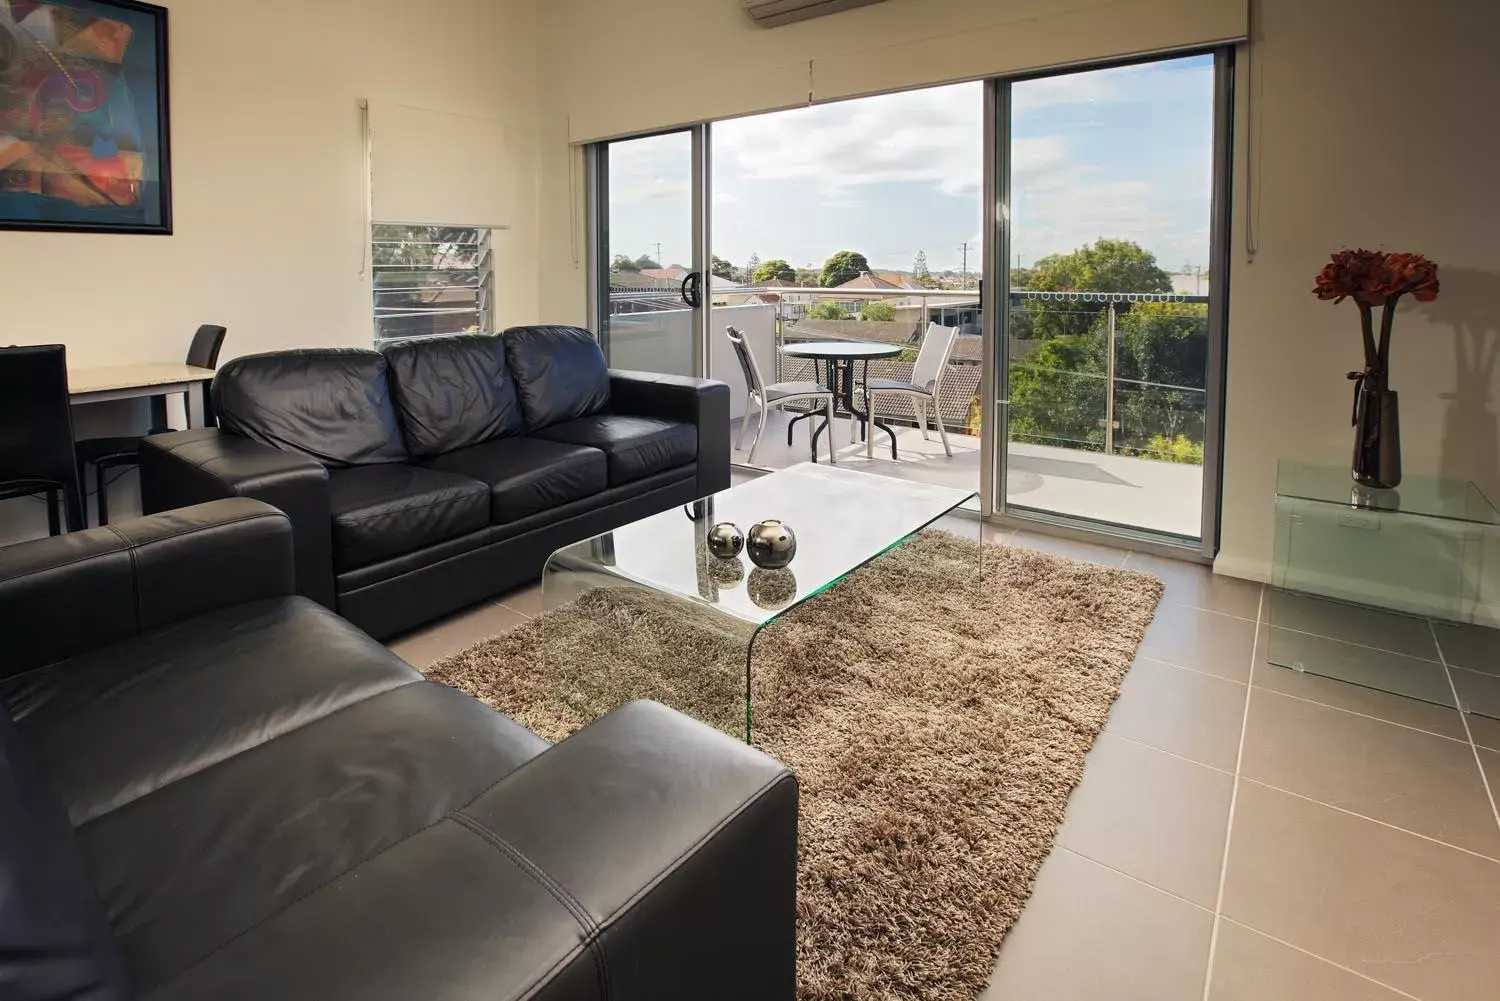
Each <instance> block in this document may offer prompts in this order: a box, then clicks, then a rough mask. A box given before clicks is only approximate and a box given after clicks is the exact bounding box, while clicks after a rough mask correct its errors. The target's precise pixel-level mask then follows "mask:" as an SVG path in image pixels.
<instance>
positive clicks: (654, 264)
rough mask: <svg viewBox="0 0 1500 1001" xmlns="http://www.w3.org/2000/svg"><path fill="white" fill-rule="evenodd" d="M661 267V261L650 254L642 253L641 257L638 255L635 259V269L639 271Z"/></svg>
mask: <svg viewBox="0 0 1500 1001" xmlns="http://www.w3.org/2000/svg"><path fill="white" fill-rule="evenodd" d="M659 267H661V262H660V261H658V260H657V259H656V258H654V257H652V256H651V255H650V254H642V255H641V256H640V257H637V258H636V259H635V269H636V270H637V271H645V270H646V269H647V268H659Z"/></svg>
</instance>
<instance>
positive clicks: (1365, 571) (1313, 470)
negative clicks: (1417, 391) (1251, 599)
mask: <svg viewBox="0 0 1500 1001" xmlns="http://www.w3.org/2000/svg"><path fill="white" fill-rule="evenodd" d="M1272 585H1273V586H1272V589H1271V591H1270V592H1269V595H1268V598H1269V605H1268V616H1267V621H1268V625H1269V635H1268V637H1267V660H1268V661H1269V662H1270V663H1272V664H1275V665H1278V666H1281V667H1288V668H1292V669H1293V670H1297V671H1305V672H1307V673H1309V674H1317V675H1322V676H1324V677H1329V678H1335V679H1337V680H1339V681H1345V682H1350V683H1352V684H1356V685H1363V686H1366V687H1368V688H1376V689H1379V690H1381V691H1385V692H1390V693H1392V694H1395V695H1402V696H1406V697H1408V698H1413V699H1420V700H1422V701H1424V702H1432V703H1436V704H1438V705H1444V706H1450V707H1456V708H1459V709H1462V710H1463V711H1465V712H1472V713H1478V714H1481V715H1485V716H1493V717H1496V718H1500V629H1497V628H1495V627H1496V626H1500V511H1496V509H1495V506H1494V505H1493V504H1492V503H1490V501H1489V499H1488V498H1487V497H1485V495H1484V493H1483V491H1481V490H1480V489H1479V488H1478V487H1476V486H1475V485H1474V484H1473V483H1470V482H1467V481H1464V480H1450V479H1443V478H1439V477H1431V476H1409V477H1407V478H1406V479H1405V480H1404V481H1403V482H1402V484H1401V486H1400V487H1399V488H1397V489H1394V490H1373V489H1370V488H1368V487H1362V486H1360V485H1359V484H1357V483H1355V482H1354V481H1353V480H1352V479H1350V477H1349V472H1348V470H1347V469H1344V468H1340V467H1335V466H1319V465H1311V464H1308V463H1302V462H1292V461H1287V460H1283V461H1282V462H1280V463H1279V464H1278V466H1277V471H1276V542H1275V564H1274V567H1273V572H1272Z"/></svg>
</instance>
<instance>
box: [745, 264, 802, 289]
mask: <svg viewBox="0 0 1500 1001" xmlns="http://www.w3.org/2000/svg"><path fill="white" fill-rule="evenodd" d="M777 279H780V280H781V281H784V282H795V281H796V280H797V269H796V268H794V267H792V266H791V265H790V264H788V263H787V262H786V261H784V260H782V259H781V258H779V257H773V258H771V259H770V260H769V261H762V262H761V264H760V266H759V267H758V268H756V269H755V270H754V271H752V272H750V280H751V281H752V282H754V283H755V284H757V285H760V284H763V283H765V282H769V281H775V280H777Z"/></svg>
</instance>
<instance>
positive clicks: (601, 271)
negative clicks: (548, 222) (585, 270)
mask: <svg viewBox="0 0 1500 1001" xmlns="http://www.w3.org/2000/svg"><path fill="white" fill-rule="evenodd" d="M701 131H702V130H701V128H699V129H687V130H683V131H680V132H668V133H664V134H661V135H654V136H643V137H641V138H638V139H622V140H619V141H616V142H611V143H605V144H603V145H601V146H599V147H596V148H595V149H594V151H593V155H594V171H595V180H594V190H595V198H596V205H597V207H598V208H597V211H598V214H599V219H598V230H597V231H598V240H599V243H598V244H597V246H596V254H597V261H598V270H597V277H596V279H595V292H594V295H595V306H596V309H597V319H598V328H599V340H600V343H601V344H602V345H603V347H604V351H605V356H606V357H607V358H608V359H609V363H610V366H611V367H613V368H623V369H635V370H639V371H646V372H664V373H668V374H671V375H697V374H699V372H700V371H701V370H702V358H701V347H700V345H701V337H700V335H699V330H700V326H701V317H700V312H699V311H700V309H701V307H702V304H703V302H704V286H703V282H702V278H703V269H702V267H701V263H702V262H701V258H700V256H699V253H698V247H699V244H700V243H701V238H700V234H701V227H700V224H699V222H698V220H699V219H701V217H702V212H701V203H702V190H703V178H702V172H701V170H700V169H699V168H698V167H697V164H698V162H699V160H700V159H701V148H702V138H701Z"/></svg>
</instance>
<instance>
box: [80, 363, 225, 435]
mask: <svg viewBox="0 0 1500 1001" xmlns="http://www.w3.org/2000/svg"><path fill="white" fill-rule="evenodd" d="M213 377H214V370H213V369H211V368H198V367H197V366H195V365H184V364H182V363H181V362H155V363H147V364H143V365H97V366H96V365H77V366H75V365H69V366H68V401H69V402H70V403H73V404H75V405H76V404H80V403H103V402H105V401H107V400H132V399H139V398H141V397H146V398H149V399H150V400H151V426H152V427H154V428H165V427H168V426H169V425H168V423H167V397H169V396H175V395H176V394H178V393H181V394H182V397H183V402H184V409H185V410H186V412H187V421H188V427H193V426H194V410H195V407H194V405H193V404H194V403H195V402H196V403H197V404H198V406H197V408H196V409H197V411H198V415H199V416H198V418H197V420H198V423H199V424H202V425H205V426H210V425H212V423H213V417H212V411H211V409H210V408H209V406H208V384H209V383H210V382H212V381H213ZM194 396H196V397H197V399H196V401H195V400H194V399H193V397H194Z"/></svg>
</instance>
